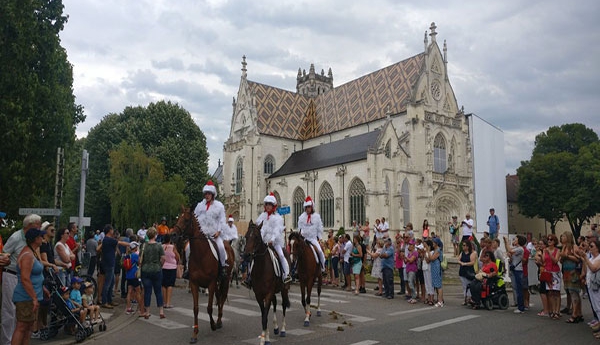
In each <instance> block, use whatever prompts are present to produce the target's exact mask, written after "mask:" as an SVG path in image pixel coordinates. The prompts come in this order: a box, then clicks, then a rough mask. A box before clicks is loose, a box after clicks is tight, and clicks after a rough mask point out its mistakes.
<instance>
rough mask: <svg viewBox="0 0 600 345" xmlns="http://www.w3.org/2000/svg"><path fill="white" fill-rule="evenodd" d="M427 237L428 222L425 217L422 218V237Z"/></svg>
mask: <svg viewBox="0 0 600 345" xmlns="http://www.w3.org/2000/svg"><path fill="white" fill-rule="evenodd" d="M428 238H429V222H428V221H427V219H424V220H423V239H428Z"/></svg>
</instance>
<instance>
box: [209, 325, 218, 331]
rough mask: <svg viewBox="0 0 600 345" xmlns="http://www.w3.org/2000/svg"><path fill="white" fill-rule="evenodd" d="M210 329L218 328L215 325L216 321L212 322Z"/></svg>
mask: <svg viewBox="0 0 600 345" xmlns="http://www.w3.org/2000/svg"><path fill="white" fill-rule="evenodd" d="M210 329H211V330H213V331H216V330H217V325H215V324H214V323H211V324H210Z"/></svg>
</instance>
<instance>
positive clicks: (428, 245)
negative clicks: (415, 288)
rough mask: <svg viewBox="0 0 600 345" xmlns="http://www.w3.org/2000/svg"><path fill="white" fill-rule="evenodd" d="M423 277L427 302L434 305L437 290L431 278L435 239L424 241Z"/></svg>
mask: <svg viewBox="0 0 600 345" xmlns="http://www.w3.org/2000/svg"><path fill="white" fill-rule="evenodd" d="M423 247H424V250H423V265H422V269H423V279H424V281H425V301H424V303H425V304H429V305H431V306H432V305H433V295H434V293H435V290H434V289H433V282H432V280H431V267H430V266H431V261H432V258H433V254H434V252H433V241H431V240H426V241H424V242H423Z"/></svg>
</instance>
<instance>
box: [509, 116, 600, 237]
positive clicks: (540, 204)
mask: <svg viewBox="0 0 600 345" xmlns="http://www.w3.org/2000/svg"><path fill="white" fill-rule="evenodd" d="M598 167H600V142H599V141H598V135H597V134H596V133H595V132H594V131H592V130H591V129H589V128H587V127H585V126H584V125H582V124H577V123H576V124H565V125H562V126H560V127H550V129H548V131H547V132H546V133H541V134H539V135H538V136H536V140H535V148H534V149H533V154H532V157H531V160H530V161H525V162H521V167H519V169H518V170H517V175H518V176H519V192H518V202H519V209H520V211H521V213H522V214H524V215H525V216H528V217H536V216H537V217H540V218H543V219H545V220H546V221H548V222H549V223H550V225H551V229H552V233H555V231H556V224H557V223H558V222H559V221H560V220H562V219H563V218H566V219H567V221H568V222H569V225H570V227H571V230H572V231H573V235H574V236H575V237H576V238H577V237H579V235H580V233H581V227H582V226H583V224H584V223H585V222H586V221H587V220H588V219H589V218H590V217H592V216H594V215H595V214H597V213H598V212H599V211H600V205H599V204H598V203H597V202H596V199H597V197H596V196H597V195H598V193H599V192H600V175H599V174H598V173H597V171H598V170H597V168H598ZM595 169H596V170H595Z"/></svg>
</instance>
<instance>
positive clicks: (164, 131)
mask: <svg viewBox="0 0 600 345" xmlns="http://www.w3.org/2000/svg"><path fill="white" fill-rule="evenodd" d="M122 141H124V142H126V143H127V144H129V145H136V144H139V145H140V146H141V148H142V150H143V152H144V154H145V155H147V156H148V157H151V158H156V159H157V160H158V161H159V162H160V163H162V164H163V166H164V174H165V177H166V178H167V179H170V178H173V177H174V176H175V175H179V176H180V178H181V179H182V180H183V183H184V184H183V190H182V191H183V194H184V195H185V196H186V197H187V200H189V201H190V202H194V201H199V200H202V187H203V186H204V184H205V182H206V181H207V179H208V151H207V148H206V137H205V136H204V134H203V133H202V131H201V130H200V129H199V128H198V126H197V125H196V124H195V123H194V121H193V120H192V117H191V115H190V113H189V112H188V111H186V110H185V109H183V108H181V107H180V106H179V105H177V104H173V103H171V102H164V101H161V102H157V103H151V104H149V105H148V106H147V107H127V108H125V109H124V110H123V112H122V113H120V114H109V115H107V116H106V117H105V118H104V119H103V120H102V121H101V122H100V123H99V124H98V125H96V126H95V127H94V128H92V129H91V130H90V132H89V133H88V137H87V139H86V144H85V147H86V149H87V150H88V152H89V153H90V166H89V174H88V190H89V191H90V192H89V193H88V195H87V197H86V210H89V213H88V214H89V215H90V216H91V217H92V223H93V225H94V226H96V227H100V226H101V225H102V224H105V223H110V222H111V214H112V210H111V200H110V188H109V187H110V165H109V163H110V161H109V153H110V152H111V151H112V150H116V149H117V148H118V146H119V145H120V144H121V142H122ZM152 197H153V198H154V201H155V202H158V203H167V201H166V200H164V198H162V197H159V195H154V196H152ZM178 209H179V208H178V207H176V208H174V209H173V210H172V211H171V212H168V213H167V214H172V213H173V212H177V210H178ZM86 213H87V211H86ZM155 220H156V219H152V218H147V219H144V221H146V222H152V221H155Z"/></svg>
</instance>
